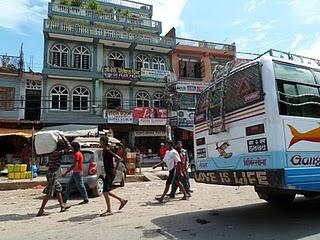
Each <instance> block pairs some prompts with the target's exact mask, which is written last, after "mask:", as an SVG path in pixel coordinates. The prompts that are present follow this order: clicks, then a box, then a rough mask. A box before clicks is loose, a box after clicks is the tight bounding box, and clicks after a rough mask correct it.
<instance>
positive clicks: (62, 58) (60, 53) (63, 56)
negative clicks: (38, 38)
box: [50, 44, 70, 67]
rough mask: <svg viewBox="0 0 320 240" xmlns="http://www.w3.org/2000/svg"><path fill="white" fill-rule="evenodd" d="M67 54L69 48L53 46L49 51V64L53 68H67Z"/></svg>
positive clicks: (61, 45) (60, 45)
mask: <svg viewBox="0 0 320 240" xmlns="http://www.w3.org/2000/svg"><path fill="white" fill-rule="evenodd" d="M69 52H70V50H69V48H68V47H67V46H65V45H63V44H56V45H54V46H53V47H52V48H51V50H50V54H51V59H50V63H51V64H52V65H53V66H55V67H68V59H69Z"/></svg>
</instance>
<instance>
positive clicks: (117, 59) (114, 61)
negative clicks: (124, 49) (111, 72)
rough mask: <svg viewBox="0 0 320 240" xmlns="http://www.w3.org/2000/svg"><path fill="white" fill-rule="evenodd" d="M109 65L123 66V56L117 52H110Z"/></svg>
mask: <svg viewBox="0 0 320 240" xmlns="http://www.w3.org/2000/svg"><path fill="white" fill-rule="evenodd" d="M109 63H110V67H119V68H124V57H123V55H122V54H121V53H119V52H116V51H114V52H112V53H110V54H109Z"/></svg>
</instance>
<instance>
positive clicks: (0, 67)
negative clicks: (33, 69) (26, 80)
mask: <svg viewBox="0 0 320 240" xmlns="http://www.w3.org/2000/svg"><path fill="white" fill-rule="evenodd" d="M22 70H23V60H22V58H21V57H15V56H8V55H6V54H5V55H0V71H13V72H16V71H22Z"/></svg>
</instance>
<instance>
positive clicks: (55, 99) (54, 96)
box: [50, 85, 69, 111]
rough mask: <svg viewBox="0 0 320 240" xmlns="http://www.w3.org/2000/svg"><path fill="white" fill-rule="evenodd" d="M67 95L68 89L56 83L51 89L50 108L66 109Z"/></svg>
mask: <svg viewBox="0 0 320 240" xmlns="http://www.w3.org/2000/svg"><path fill="white" fill-rule="evenodd" d="M68 95H69V91H68V89H66V88H65V87H64V86H61V85H58V86H55V87H53V88H52V89H51V91H50V97H51V109H53V110H63V111H66V110H68Z"/></svg>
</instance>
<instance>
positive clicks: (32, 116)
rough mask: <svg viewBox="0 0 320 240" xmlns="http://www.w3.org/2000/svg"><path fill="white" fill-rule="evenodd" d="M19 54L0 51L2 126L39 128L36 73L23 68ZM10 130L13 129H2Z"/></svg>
mask: <svg viewBox="0 0 320 240" xmlns="http://www.w3.org/2000/svg"><path fill="white" fill-rule="evenodd" d="M23 66H24V63H23V54H22V50H21V54H20V56H8V55H7V54H4V55H0V122H1V127H2V128H9V129H10V128H11V129H15V128H29V129H32V127H35V128H39V126H40V122H39V120H40V112H41V108H40V104H41V82H42V77H41V75H40V74H34V73H26V72H24V67H23ZM6 131H13V132H14V130H6Z"/></svg>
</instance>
